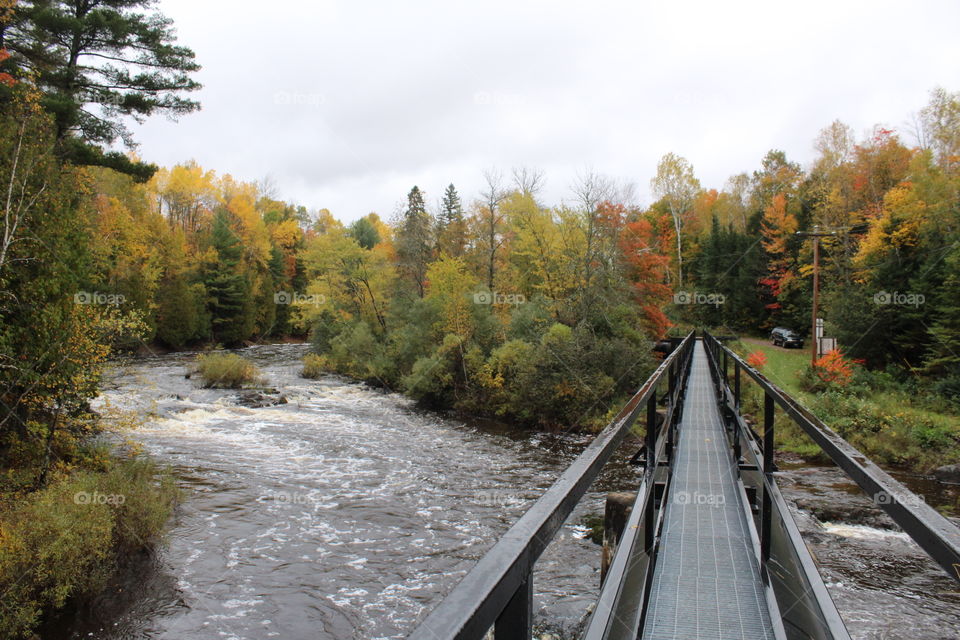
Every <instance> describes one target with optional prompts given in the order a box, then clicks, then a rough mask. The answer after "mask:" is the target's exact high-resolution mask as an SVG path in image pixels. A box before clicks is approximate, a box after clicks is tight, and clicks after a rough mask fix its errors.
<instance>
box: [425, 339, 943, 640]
mask: <svg viewBox="0 0 960 640" xmlns="http://www.w3.org/2000/svg"><path fill="white" fill-rule="evenodd" d="M678 342H679V344H678V345H677V346H676V348H675V349H674V350H673V352H672V353H671V354H670V355H669V356H667V357H666V358H665V359H664V361H663V363H662V364H661V365H660V367H659V368H658V369H657V370H656V371H655V372H654V373H653V375H652V376H650V378H649V379H648V380H647V381H646V383H645V384H644V385H643V386H642V387H641V388H640V390H639V391H638V392H637V393H636V394H635V395H634V396H633V398H631V400H630V401H629V402H628V403H627V405H626V406H625V407H624V408H623V409H622V410H621V411H620V413H619V414H618V415H617V416H616V417H615V418H614V420H613V421H612V422H611V423H610V424H609V425H608V426H607V427H606V429H604V430H603V431H602V432H601V433H600V434H599V435H598V436H597V437H596V438H595V439H594V440H593V442H592V443H591V444H590V445H589V446H588V447H587V448H586V449H585V450H584V452H583V453H582V454H581V455H580V456H579V457H578V458H577V459H576V460H575V461H574V462H573V463H572V464H571V465H570V467H568V468H567V470H566V471H565V472H564V473H563V474H562V475H561V476H560V478H559V479H558V480H557V482H556V483H554V485H553V486H552V487H551V488H550V489H549V490H548V491H547V492H546V493H545V494H544V495H543V496H542V497H541V498H540V499H539V500H538V501H537V502H536V503H535V504H534V505H533V506H532V507H531V508H530V509H529V510H528V511H527V512H526V513H525V514H524V515H523V517H522V518H520V520H518V521H517V522H516V523H515V524H514V525H513V526H512V527H511V528H510V529H509V530H508V531H507V532H506V534H504V536H503V537H502V538H501V539H500V540H499V541H498V542H497V543H496V544H495V545H494V546H493V548H491V549H490V551H488V552H487V553H486V554H485V555H484V556H483V557H482V558H481V559H480V560H479V561H478V563H477V564H476V566H475V567H474V568H473V569H472V570H471V571H470V573H468V574H467V575H466V576H465V577H464V579H463V580H462V581H461V582H460V583H459V584H458V585H457V586H456V587H455V588H454V589H453V591H451V592H450V594H449V595H448V596H447V597H446V598H445V599H444V600H443V601H442V602H441V603H440V604H439V605H438V606H437V607H436V608H435V609H434V610H433V611H432V612H431V613H430V614H429V615H428V616H427V617H426V619H424V620H423V622H422V623H421V624H420V626H419V627H417V629H416V630H415V631H413V633H412V634H411V635H410V636H409V638H412V639H415V640H447V639H452V638H458V639H460V638H462V639H476V640H480V639H481V638H486V637H488V633H490V632H491V631H492V634H493V638H495V640H520V639H524V640H529V639H530V638H531V637H532V624H533V580H532V572H533V567H534V564H535V563H536V561H537V558H539V556H540V554H541V553H542V552H543V551H544V549H545V548H546V547H547V545H548V544H549V543H550V541H551V540H552V538H553V537H554V535H555V534H556V532H557V531H558V530H559V529H560V527H561V526H562V525H563V523H564V521H565V520H566V519H567V517H568V516H569V515H570V513H571V512H572V511H573V508H574V507H575V506H576V504H577V502H578V501H579V500H580V498H581V497H582V496H583V494H584V493H585V492H586V491H587V489H588V488H589V486H590V484H591V483H592V482H593V480H594V479H595V478H596V477H597V475H598V474H599V472H600V470H601V469H602V468H603V466H604V464H605V463H606V462H607V461H608V460H609V458H610V457H611V455H612V454H613V453H614V451H616V450H617V448H618V447H619V446H620V445H621V444H622V443H623V441H624V439H625V438H626V436H627V435H628V434H629V433H630V432H631V430H633V429H635V427H636V426H637V423H638V422H641V421H642V422H645V429H644V430H642V433H643V438H644V443H643V448H642V451H641V452H639V453H638V455H637V456H635V458H636V459H638V460H641V459H642V464H643V465H644V469H645V471H644V474H643V477H642V480H641V481H640V483H639V486H638V487H637V491H636V494H635V498H633V500H632V504H631V505H629V507H628V508H627V510H626V517H625V518H622V519H621V520H622V521H620V522H619V525H617V526H615V527H614V528H613V530H607V531H605V532H604V538H605V540H609V541H610V543H611V546H612V547H614V548H615V551H613V553H612V557H611V559H610V560H609V563H608V564H606V565H605V567H604V573H603V578H602V584H601V589H600V596H599V598H598V600H597V602H596V604H595V605H594V607H593V609H592V612H591V613H590V617H589V619H588V621H587V623H586V627H585V630H584V632H583V635H582V638H583V640H607V639H611V640H612V639H617V640H625V639H630V640H636V639H638V638H643V639H651V640H666V639H671V640H731V639H742V640H748V639H749V640H765V639H771V640H780V639H787V638H789V639H791V640H793V639H816V640H821V639H822V640H829V639H848V638H849V637H850V636H849V633H848V631H847V628H846V626H845V624H844V621H843V619H842V618H841V616H840V614H839V613H838V612H837V609H836V606H835V605H834V603H833V600H832V599H831V598H830V595H829V593H828V592H827V589H826V587H825V585H824V583H823V579H822V578H821V576H820V574H819V572H818V570H817V567H816V564H815V562H814V560H813V558H812V557H811V555H810V553H809V551H808V550H807V548H806V546H805V545H804V543H803V540H802V538H801V537H800V532H799V530H798V529H797V526H796V523H795V522H794V521H793V517H792V515H791V514H790V512H789V510H788V508H787V505H786V503H785V502H784V500H783V497H782V496H781V494H780V491H779V489H778V487H777V484H776V481H775V479H774V476H773V471H775V466H774V456H773V453H774V435H775V433H774V424H775V420H774V418H775V412H776V410H777V407H779V409H780V410H781V411H782V412H783V413H784V414H786V415H787V416H788V417H789V418H790V419H792V420H793V421H794V422H796V424H798V425H799V426H800V427H801V428H802V429H803V430H804V431H805V432H806V433H807V435H809V436H810V437H811V439H812V440H813V441H814V442H815V443H816V444H818V445H819V446H820V447H821V448H822V449H823V451H824V452H825V453H826V454H827V455H828V456H829V457H830V458H831V459H832V460H833V461H834V462H835V463H836V464H837V465H838V466H839V467H840V468H841V469H842V470H843V471H845V472H846V473H847V475H849V476H850V477H851V478H852V479H853V480H854V481H855V482H857V484H858V485H859V486H860V487H861V488H862V489H863V490H864V491H865V492H866V493H867V494H868V495H869V496H871V497H872V498H873V500H874V502H875V504H877V505H878V506H880V507H881V508H883V509H884V510H885V511H886V512H887V513H888V514H889V515H890V516H891V517H892V518H893V520H894V521H895V522H896V523H897V524H898V525H899V526H900V527H901V528H902V529H903V530H904V531H905V532H906V533H908V534H909V535H910V536H911V537H912V538H913V539H914V540H915V541H916V542H917V543H918V544H919V545H920V546H921V547H922V548H923V549H924V550H925V551H926V552H927V553H928V554H930V556H931V557H932V558H933V559H934V560H935V561H936V562H937V563H938V564H939V565H940V566H941V567H943V569H944V570H945V571H947V573H948V574H949V575H950V576H951V577H953V578H954V579H955V580H957V581H960V530H958V529H957V527H955V526H954V525H953V524H951V523H950V522H949V521H948V520H946V519H945V518H944V517H943V516H941V515H940V514H939V513H937V512H936V511H935V510H933V509H932V508H930V507H928V506H927V505H926V504H925V503H924V502H923V501H922V500H920V499H918V498H917V496H914V495H913V494H911V493H910V492H909V490H907V489H906V488H905V487H904V486H903V485H901V484H900V483H899V482H897V481H896V480H894V479H893V478H892V477H890V476H889V475H888V474H886V473H885V472H884V471H883V470H881V469H880V468H879V467H877V466H876V465H875V464H873V463H872V462H871V461H870V460H869V459H867V458H866V457H865V456H863V454H861V453H860V452H858V451H857V450H856V449H854V448H853V447H852V446H851V445H850V444H849V443H847V442H846V441H844V440H843V439H842V438H840V437H839V436H838V435H837V434H836V433H834V432H833V431H832V430H831V429H830V428H829V427H828V426H827V425H825V424H823V423H822V422H821V421H820V420H819V419H817V418H816V417H815V416H813V415H812V414H810V413H809V412H807V411H806V410H805V409H804V408H803V407H802V406H801V405H799V404H798V403H797V402H796V401H795V400H793V399H792V398H791V397H790V396H788V395H787V394H785V393H784V392H783V391H781V390H780V389H779V388H778V387H776V386H775V385H773V384H772V383H771V382H770V381H769V380H767V379H766V378H765V377H764V376H763V375H762V374H761V373H760V372H759V371H757V370H755V369H753V368H751V367H750V366H749V365H747V364H746V362H744V361H743V360H742V359H741V358H740V357H739V356H738V355H736V354H735V353H734V352H732V351H731V350H729V349H728V348H727V347H725V346H723V345H722V344H721V343H720V342H719V341H718V340H717V339H716V338H714V337H713V336H711V335H709V334H708V333H704V334H703V336H702V337H701V338H697V337H696V336H695V335H694V334H693V333H691V334H690V335H688V336H687V337H686V338H684V339H683V340H682V341H678ZM731 366H732V368H733V371H732V372H731V371H730V368H731ZM746 384H754V385H756V386H757V387H759V389H760V390H761V392H762V397H763V403H762V405H763V411H762V418H763V424H762V425H758V426H762V432H761V433H757V432H756V431H754V429H753V427H751V425H750V424H748V423H747V422H746V421H745V420H744V418H743V417H742V416H741V414H740V402H741V394H742V392H743V391H744V390H745V385H746ZM608 506H609V505H608ZM608 524H610V521H608Z"/></svg>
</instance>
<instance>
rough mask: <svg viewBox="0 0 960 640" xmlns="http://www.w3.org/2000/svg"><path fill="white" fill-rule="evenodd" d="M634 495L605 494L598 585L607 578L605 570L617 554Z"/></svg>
mask: <svg viewBox="0 0 960 640" xmlns="http://www.w3.org/2000/svg"><path fill="white" fill-rule="evenodd" d="M636 499H637V494H636V493H630V492H628V491H618V492H612V493H608V494H607V504H606V506H605V507H604V509H603V552H602V555H601V556H600V584H603V581H604V580H606V578H607V569H609V568H610V562H611V561H613V554H614V553H616V552H617V547H618V546H619V545H620V539H621V538H622V537H623V530H624V528H626V526H627V519H629V518H630V512H631V511H632V510H633V503H634V501H635V500H636Z"/></svg>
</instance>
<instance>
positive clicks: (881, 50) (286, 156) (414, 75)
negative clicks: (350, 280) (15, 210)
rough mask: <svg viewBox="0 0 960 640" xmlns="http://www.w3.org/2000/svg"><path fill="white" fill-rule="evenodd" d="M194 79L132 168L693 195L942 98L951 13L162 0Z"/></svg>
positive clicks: (294, 188)
mask: <svg viewBox="0 0 960 640" xmlns="http://www.w3.org/2000/svg"><path fill="white" fill-rule="evenodd" d="M158 7H159V9H160V10H161V11H162V12H164V13H165V14H166V15H168V16H169V17H171V18H173V19H174V21H175V24H176V26H177V29H178V33H179V36H180V40H181V41H182V42H183V43H184V44H186V45H188V46H190V47H192V48H194V50H195V51H196V52H197V55H198V58H199V60H200V62H201V64H203V66H204V69H203V71H202V72H201V74H200V78H199V79H200V81H201V82H203V83H204V85H205V86H204V89H203V90H202V91H201V92H200V94H199V95H198V98H199V99H200V100H201V102H202V103H203V105H204V110H203V111H202V112H201V113H198V114H193V115H190V116H187V117H185V118H183V119H182V120H181V122H180V123H177V124H174V123H170V122H167V121H164V120H163V119H154V120H151V121H149V122H148V123H147V124H146V125H143V126H142V127H138V128H137V138H138V140H139V141H140V142H141V148H140V153H141V155H142V156H143V157H145V158H146V159H149V160H151V161H154V162H158V163H162V164H173V163H176V162H181V161H185V160H188V159H190V158H195V159H196V160H197V161H198V162H200V163H201V164H202V165H204V166H205V167H207V168H212V169H216V170H218V171H219V172H222V173H232V174H234V176H235V177H237V178H240V179H245V180H255V179H259V178H262V177H263V176H266V175H270V176H272V178H273V180H274V181H275V183H276V185H277V188H278V191H279V193H280V194H281V196H282V197H284V198H286V199H290V200H293V201H296V202H298V203H300V204H304V205H306V206H308V207H310V208H317V207H327V208H329V209H331V211H333V212H334V214H335V215H337V216H338V217H341V218H344V219H348V220H349V219H354V218H356V217H358V216H360V215H363V214H365V213H367V212H368V211H371V210H375V211H377V212H379V213H381V214H384V215H389V214H390V213H391V212H392V210H393V208H394V205H395V203H397V202H398V201H400V200H402V199H403V198H404V196H405V194H406V192H407V190H409V188H410V186H411V185H413V184H418V185H420V186H421V187H422V188H424V189H425V190H426V191H427V192H428V198H429V199H430V201H433V200H434V199H435V198H436V197H438V196H439V195H440V193H441V190H442V188H443V187H444V186H445V185H446V184H448V183H449V182H451V181H452V182H454V183H456V184H457V186H458V187H459V188H460V189H461V191H462V192H463V193H464V194H465V195H467V196H468V197H472V196H473V195H475V194H476V192H477V191H478V190H479V188H480V185H481V180H482V177H481V171H482V169H483V168H485V167H489V166H493V165H497V166H500V167H503V168H504V169H505V170H506V169H508V168H509V167H511V166H515V165H522V164H526V165H533V166H539V167H541V168H543V169H544V170H545V171H546V173H547V178H548V182H547V189H546V191H545V193H544V196H545V197H546V198H547V199H548V200H549V201H551V202H559V201H560V200H561V199H562V198H564V197H567V194H568V190H567V188H568V185H569V184H570V182H571V181H572V180H573V179H574V177H575V176H576V174H577V172H579V171H582V170H583V169H584V167H587V166H590V167H593V168H594V169H596V170H597V171H600V172H602V173H606V174H608V175H610V176H611V177H614V178H617V179H619V180H622V181H628V182H635V183H636V184H637V185H638V186H639V192H640V195H641V197H642V198H644V199H647V200H648V199H649V195H648V193H647V191H648V190H647V185H648V182H649V179H650V177H651V175H652V173H653V171H654V170H655V167H656V162H657V159H658V158H659V157H660V156H661V155H662V154H664V153H666V152H668V151H673V152H676V153H679V154H681V155H684V156H686V157H687V158H688V159H689V160H690V161H691V162H692V163H693V164H694V167H695V168H696V170H697V174H698V176H699V177H700V178H701V181H702V182H703V183H704V184H705V185H706V186H711V187H717V188H720V187H722V185H723V183H724V181H725V180H726V178H727V177H728V176H729V175H731V174H733V173H737V172H740V171H745V170H753V169H754V168H756V167H757V166H758V164H759V160H760V158H761V157H762V156H763V154H764V153H765V152H766V151H767V150H768V149H770V148H774V147H775V148H781V149H784V150H786V151H787V153H788V155H789V156H790V157H791V158H793V159H795V160H798V161H801V162H808V161H809V160H810V159H811V158H812V157H813V150H812V139H813V137H814V136H815V135H816V133H817V131H818V130H819V129H820V128H822V127H824V126H826V125H827V124H829V123H830V122H831V121H832V120H834V119H835V118H840V119H842V120H844V121H845V122H847V123H848V124H850V125H852V126H853V127H854V129H855V130H857V131H866V130H867V129H868V128H869V127H871V126H873V125H874V124H876V123H884V124H886V125H890V126H893V127H899V126H900V125H902V124H903V123H904V122H905V121H906V119H907V118H908V117H909V115H910V113H911V112H913V111H915V110H917V109H919V108H920V107H921V106H922V105H923V104H924V102H925V101H926V97H927V92H928V91H929V89H931V88H932V87H933V86H935V85H938V84H939V85H943V86H945V87H947V88H948V89H950V90H957V89H958V88H960V86H958V85H960V77H958V75H960V74H958V71H960V69H958V63H960V40H958V39H957V38H956V37H955V34H954V28H955V25H956V24H958V22H960V20H958V18H960V15H958V14H960V5H957V4H956V3H954V2H949V1H944V2H918V3H915V4H913V5H910V7H909V8H907V7H906V6H905V5H903V4H902V3H893V2H883V1H879V2H877V1H874V2H847V3H837V2H825V1H819V0H818V1H816V2H808V3H804V4H803V5H797V4H795V3H794V4H790V5H787V4H783V3H770V2H747V3H737V4H736V5H735V6H732V5H731V3H716V2H705V1H688V2H685V3H656V5H653V6H651V3H645V2H639V3H624V2H599V3H583V2H577V3H566V2H546V1H545V0H534V1H528V2H518V1H516V0H514V1H513V2H502V1H491V2H484V3H473V4H471V5H463V4H461V3H455V2H432V1H431V2H413V3H393V2H385V1H376V2H334V1H321V2H294V1H290V0H288V1H285V2H284V1H280V2H274V3H268V4H264V3H253V2H248V1H247V0H231V1H230V2H226V1H222V0H204V1H203V2H197V1H196V0H190V1H187V0H162V1H161V2H159V3H158Z"/></svg>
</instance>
